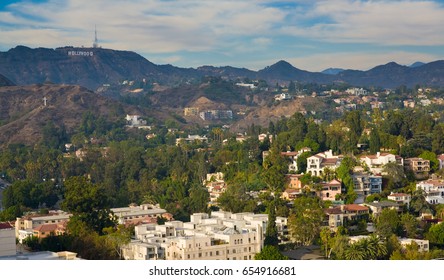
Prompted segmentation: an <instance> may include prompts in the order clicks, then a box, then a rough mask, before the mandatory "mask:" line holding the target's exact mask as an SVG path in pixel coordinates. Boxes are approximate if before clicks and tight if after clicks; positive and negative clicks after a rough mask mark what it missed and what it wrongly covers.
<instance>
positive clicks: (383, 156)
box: [360, 152, 404, 175]
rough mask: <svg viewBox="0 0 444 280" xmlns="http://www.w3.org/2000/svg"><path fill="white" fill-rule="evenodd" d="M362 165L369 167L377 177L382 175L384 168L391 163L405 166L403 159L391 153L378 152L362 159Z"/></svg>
mask: <svg viewBox="0 0 444 280" xmlns="http://www.w3.org/2000/svg"><path fill="white" fill-rule="evenodd" d="M360 160H361V163H362V164H363V165H364V166H366V167H368V168H369V170H370V172H372V173H373V174H375V175H381V174H382V170H383V169H384V166H385V165H386V164H387V163H389V162H394V163H396V164H399V165H401V166H404V160H403V158H402V157H400V156H397V155H393V154H390V153H381V152H377V153H376V154H375V155H365V156H361V157H360Z"/></svg>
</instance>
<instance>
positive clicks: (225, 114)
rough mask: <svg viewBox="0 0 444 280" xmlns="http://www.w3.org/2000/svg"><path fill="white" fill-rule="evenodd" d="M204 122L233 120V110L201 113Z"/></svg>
mask: <svg viewBox="0 0 444 280" xmlns="http://www.w3.org/2000/svg"><path fill="white" fill-rule="evenodd" d="M199 116H200V118H201V119H202V120H204V121H208V120H231V119H232V118H233V111H231V110H208V111H203V112H200V113H199Z"/></svg>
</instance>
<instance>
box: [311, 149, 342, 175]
mask: <svg viewBox="0 0 444 280" xmlns="http://www.w3.org/2000/svg"><path fill="white" fill-rule="evenodd" d="M341 161H342V156H334V155H333V151H332V150H329V151H326V152H323V153H318V154H316V155H314V156H311V157H308V158H307V173H309V174H311V175H312V176H322V174H323V172H324V169H325V168H329V169H331V170H335V169H336V168H337V167H339V165H340V164H341Z"/></svg>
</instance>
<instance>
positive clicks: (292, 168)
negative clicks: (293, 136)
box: [281, 147, 311, 172]
mask: <svg viewBox="0 0 444 280" xmlns="http://www.w3.org/2000/svg"><path fill="white" fill-rule="evenodd" d="M305 152H311V149H310V148H308V147H305V148H302V149H300V150H299V151H297V152H291V151H287V152H281V156H284V157H287V158H288V159H289V160H290V163H289V164H288V171H289V172H297V171H298V163H297V160H298V157H299V156H300V155H301V154H303V153H305Z"/></svg>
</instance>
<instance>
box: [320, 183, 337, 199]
mask: <svg viewBox="0 0 444 280" xmlns="http://www.w3.org/2000/svg"><path fill="white" fill-rule="evenodd" d="M321 185H322V189H321V191H320V192H319V197H320V198H321V199H322V200H324V201H325V200H329V201H334V200H336V196H337V195H340V194H341V182H340V181H338V180H336V179H334V180H331V181H330V182H328V183H327V182H324V183H321Z"/></svg>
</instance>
